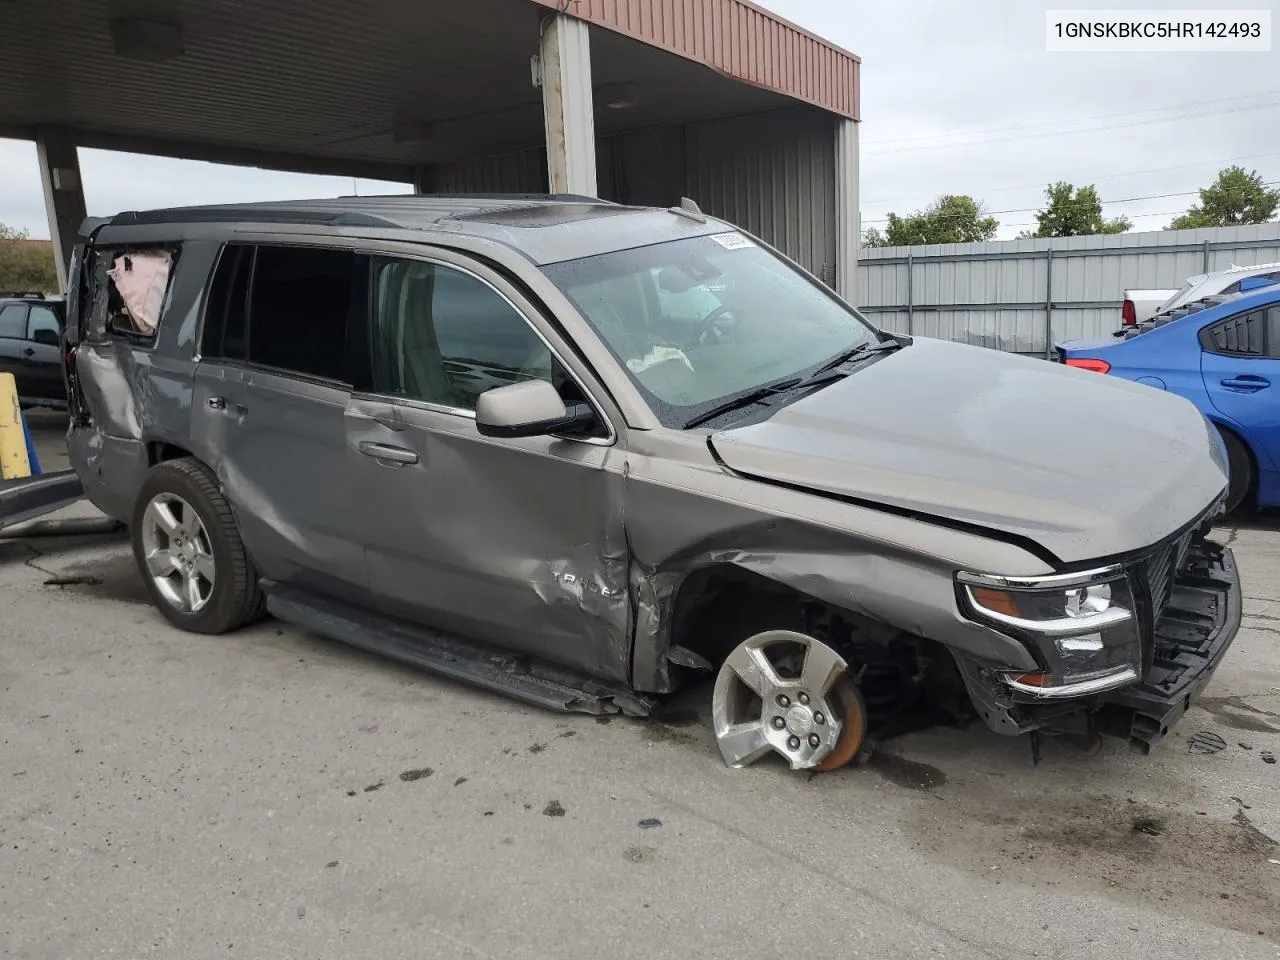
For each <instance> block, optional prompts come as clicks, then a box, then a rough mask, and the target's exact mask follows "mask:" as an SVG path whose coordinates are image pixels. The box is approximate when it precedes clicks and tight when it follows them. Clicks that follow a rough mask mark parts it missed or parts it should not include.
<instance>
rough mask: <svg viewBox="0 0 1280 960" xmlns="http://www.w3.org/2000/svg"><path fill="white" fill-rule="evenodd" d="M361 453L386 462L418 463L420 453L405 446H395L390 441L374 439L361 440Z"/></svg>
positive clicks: (359, 445)
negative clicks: (383, 441) (377, 441)
mask: <svg viewBox="0 0 1280 960" xmlns="http://www.w3.org/2000/svg"><path fill="white" fill-rule="evenodd" d="M358 448H359V450H360V452H361V453H363V454H364V455H365V456H366V457H373V459H375V460H381V461H383V462H385V463H417V462H418V454H417V452H416V451H414V450H407V449H405V448H404V447H393V446H391V444H389V443H374V442H373V441H372V440H361V441H360V443H359V444H358Z"/></svg>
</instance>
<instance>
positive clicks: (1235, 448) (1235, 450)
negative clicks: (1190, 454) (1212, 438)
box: [1218, 427, 1253, 513]
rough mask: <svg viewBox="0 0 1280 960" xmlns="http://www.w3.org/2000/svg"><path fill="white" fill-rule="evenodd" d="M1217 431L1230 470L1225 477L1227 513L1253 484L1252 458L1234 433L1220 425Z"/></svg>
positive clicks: (1239, 501)
mask: <svg viewBox="0 0 1280 960" xmlns="http://www.w3.org/2000/svg"><path fill="white" fill-rule="evenodd" d="M1218 433H1219V434H1220V435H1221V437H1222V442H1223V443H1224V444H1226V447H1227V467H1228V470H1229V472H1230V476H1229V477H1228V479H1227V513H1231V512H1232V511H1234V510H1235V509H1236V508H1237V507H1238V506H1240V504H1241V503H1243V502H1244V498H1245V497H1246V496H1248V494H1249V490H1250V488H1251V487H1252V486H1253V460H1252V459H1251V458H1250V457H1249V451H1248V450H1247V449H1245V445H1244V443H1243V442H1241V440H1240V438H1239V437H1237V436H1236V435H1235V434H1234V433H1232V432H1231V431H1230V430H1223V429H1222V428H1221V427H1218Z"/></svg>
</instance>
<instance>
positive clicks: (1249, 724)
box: [1196, 697, 1280, 733]
mask: <svg viewBox="0 0 1280 960" xmlns="http://www.w3.org/2000/svg"><path fill="white" fill-rule="evenodd" d="M1196 706H1197V707H1199V708H1200V709H1201V710H1205V711H1207V712H1208V713H1211V714H1212V715H1213V717H1214V719H1216V720H1217V721H1218V722H1219V723H1221V724H1222V725H1223V726H1227V727H1231V728H1232V729H1234V730H1247V731H1249V732H1250V733H1280V713H1274V712H1273V711H1271V710H1263V709H1261V708H1259V707H1255V706H1253V705H1252V704H1250V703H1249V702H1247V701H1246V700H1245V699H1244V698H1243V697H1201V698H1200V699H1199V700H1197V701H1196Z"/></svg>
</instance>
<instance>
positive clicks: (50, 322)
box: [27, 303, 62, 347]
mask: <svg viewBox="0 0 1280 960" xmlns="http://www.w3.org/2000/svg"><path fill="white" fill-rule="evenodd" d="M61 333H62V327H61V325H60V324H59V323H58V315H57V313H55V312H54V309H53V307H50V306H46V305H45V304H43V303H33V304H32V305H31V312H30V314H28V316H27V339H28V340H34V341H35V342H36V343H44V344H49V345H52V346H55V347H56V346H57V345H58V337H59V335H60V334H61Z"/></svg>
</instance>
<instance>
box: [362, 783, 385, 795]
mask: <svg viewBox="0 0 1280 960" xmlns="http://www.w3.org/2000/svg"><path fill="white" fill-rule="evenodd" d="M385 786H386V784H385V783H384V782H383V781H381V780H379V781H378V782H377V783H371V784H369V785H368V786H367V787H365V788H364V792H365V793H373V791H375V790H381V789H382V788H383V787H385Z"/></svg>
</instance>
